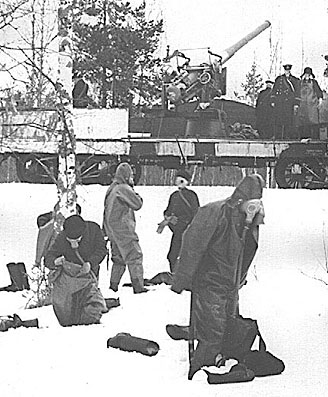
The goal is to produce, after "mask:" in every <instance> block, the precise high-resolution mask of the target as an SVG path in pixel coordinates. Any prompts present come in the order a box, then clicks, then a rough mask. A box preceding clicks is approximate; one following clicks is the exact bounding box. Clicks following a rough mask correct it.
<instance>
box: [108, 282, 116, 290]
mask: <svg viewBox="0 0 328 397" xmlns="http://www.w3.org/2000/svg"><path fill="white" fill-rule="evenodd" d="M109 289H111V290H113V291H114V292H117V291H118V283H113V282H112V281H111V282H110V285H109Z"/></svg>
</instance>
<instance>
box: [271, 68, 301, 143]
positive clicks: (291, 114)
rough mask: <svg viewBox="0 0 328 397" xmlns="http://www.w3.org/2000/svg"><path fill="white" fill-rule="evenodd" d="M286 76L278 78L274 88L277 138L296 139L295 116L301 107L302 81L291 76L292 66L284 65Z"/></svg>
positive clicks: (272, 97)
mask: <svg viewBox="0 0 328 397" xmlns="http://www.w3.org/2000/svg"><path fill="white" fill-rule="evenodd" d="M283 68H284V70H285V72H284V74H282V75H281V76H278V77H277V78H276V80H275V83H274V86H273V88H272V95H271V100H272V102H271V105H272V106H273V107H274V130H275V134H274V135H275V137H276V138H280V139H288V138H289V139H290V138H295V137H296V136H295V135H296V134H295V116H296V114H297V112H298V108H299V105H300V100H301V98H300V80H299V79H298V78H297V77H295V76H293V75H292V74H291V68H292V65H290V64H286V65H283Z"/></svg>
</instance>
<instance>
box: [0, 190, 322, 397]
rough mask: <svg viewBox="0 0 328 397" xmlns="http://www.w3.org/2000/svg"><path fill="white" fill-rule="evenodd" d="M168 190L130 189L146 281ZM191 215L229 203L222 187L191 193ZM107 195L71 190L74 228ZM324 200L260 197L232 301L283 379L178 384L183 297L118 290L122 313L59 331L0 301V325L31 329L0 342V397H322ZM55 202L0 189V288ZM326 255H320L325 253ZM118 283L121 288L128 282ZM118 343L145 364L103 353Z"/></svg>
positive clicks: (160, 244)
mask: <svg viewBox="0 0 328 397" xmlns="http://www.w3.org/2000/svg"><path fill="white" fill-rule="evenodd" d="M173 189H174V188H172V187H150V186H142V187H139V186H137V187H136V190H137V191H138V192H139V193H140V194H141V195H142V196H143V198H144V206H143V208H142V210H140V211H139V212H138V213H137V224H138V233H139V236H140V242H141V246H142V248H143V251H144V268H145V277H148V278H149V277H152V276H154V275H155V274H157V273H158V272H161V271H167V270H168V264H167V261H166V254H167V250H168V246H169V242H170V232H169V230H165V231H164V232H163V233H162V234H161V235H158V234H156V226H157V223H158V222H159V221H160V220H161V219H162V212H163V210H164V208H165V206H166V204H167V200H168V197H169V194H170V193H171V192H172V191H173ZM194 190H195V191H196V192H197V193H198V195H199V197H200V201H201V204H205V203H207V202H209V201H213V200H217V199H221V198H224V197H226V196H228V195H229V194H230V193H231V192H232V190H233V188H231V187H195V188H194ZM105 191H106V187H103V186H87V187H85V186H84V187H79V188H78V196H79V200H78V201H79V203H80V204H81V205H82V215H83V217H84V218H85V219H89V220H94V221H96V222H98V223H101V219H102V212H103V199H104V195H105ZM327 198H328V191H325V190H322V191H306V190H269V189H266V190H265V193H264V205H265V210H266V218H265V225H263V226H262V227H261V234H260V246H259V251H258V253H257V255H256V258H255V260H254V262H253V266H252V268H251V270H250V273H249V277H248V284H247V285H246V286H245V287H244V288H243V289H242V291H241V299H240V301H241V312H242V314H243V315H245V316H250V317H252V318H255V319H257V320H258V323H259V326H260V330H261V332H262V335H263V337H264V339H265V341H266V342H267V346H268V350H270V351H271V352H272V353H273V354H275V355H277V356H278V357H280V358H282V359H283V360H284V362H285V364H286V370H285V372H284V373H283V374H281V375H279V376H275V377H268V378H256V379H255V380H254V381H252V382H249V383H241V384H230V385H208V384H207V381H206V375H205V373H204V372H203V371H200V372H198V373H197V374H196V375H195V376H194V379H193V380H192V381H188V380H187V371H188V354H187V345H186V342H184V341H173V340H171V339H170V338H169V337H168V335H167V334H166V332H165V325H166V324H168V323H179V324H187V321H188V313H189V298H190V296H189V293H187V292H184V293H182V294H181V295H177V294H174V293H173V292H171V291H170V289H169V288H168V287H167V286H166V285H161V286H157V287H153V288H151V291H150V292H148V293H147V294H140V295H134V294H133V293H132V290H131V288H128V287H122V288H121V289H120V299H121V306H120V307H118V308H115V309H112V310H111V311H110V312H109V313H107V314H105V315H104V316H103V318H102V323H101V324H100V325H92V326H78V327H68V328H62V327H60V326H59V325H58V323H57V320H56V318H55V316H54V314H53V311H52V307H51V306H48V307H44V308H41V309H28V310H26V309H24V307H25V304H26V302H27V299H28V297H27V296H26V292H15V293H12V292H1V293H0V315H7V314H12V313H18V314H19V315H20V316H21V317H22V318H23V319H31V318H38V319H39V322H40V328H39V329H36V328H29V329H27V328H18V329H16V330H13V329H11V330H9V331H7V332H3V333H0V352H1V360H0V378H1V381H0V394H1V396H2V397H3V396H4V397H16V396H24V397H41V396H42V397H43V396H47V397H50V396H56V397H57V396H63V397H66V396H79V397H83V396H97V397H100V396H106V397H107V396H111V395H113V396H118V397H121V396H136V397H139V396H140V397H148V396H168V395H169V396H171V397H175V396H179V397H184V396H186V397H187V396H188V397H194V396H195V397H196V396H197V397H204V396H208V397H211V396H220V397H225V396H234V397H236V396H247V397H248V396H259V397H263V396H277V397H284V396H295V397H300V396H306V397H307V396H312V397H314V396H318V397H321V396H324V395H327V393H328V392H327V391H328V377H327V368H328V338H327V331H328V285H325V284H324V283H323V282H321V281H317V280H316V279H315V278H319V279H323V280H324V281H326V282H328V276H327V271H325V270H324V266H325V261H326V259H327V258H326V254H325V244H328V200H327ZM55 202H56V190H55V187H54V186H48V185H27V184H1V185H0V244H1V246H0V286H5V285H8V284H9V283H10V281H9V276H8V273H7V269H6V264H7V263H8V262H21V261H23V262H25V264H26V266H27V269H28V272H30V269H31V266H32V264H33V261H34V252H35V242H36V236H37V227H36V217H37V216H38V215H39V214H41V213H42V212H47V211H49V210H51V208H52V207H53V205H54V203H55ZM327 255H328V254H327ZM128 280H129V277H128V275H127V274H125V276H124V280H123V281H128ZM108 283H109V273H108V272H107V269H106V263H105V262H104V263H103V265H102V269H101V278H100V286H101V289H102V291H103V293H104V295H106V293H107V291H108ZM118 332H129V333H131V334H132V335H135V336H139V337H143V338H148V339H152V340H154V341H156V342H157V343H159V345H160V351H159V353H158V354H157V355H156V356H154V357H145V356H142V355H141V354H138V353H127V352H122V351H120V350H117V349H107V348H106V342H107V339H108V338H109V337H112V336H114V335H116V333H118Z"/></svg>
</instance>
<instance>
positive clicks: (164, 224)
mask: <svg viewBox="0 0 328 397" xmlns="http://www.w3.org/2000/svg"><path fill="white" fill-rule="evenodd" d="M168 223H169V222H168V220H167V219H164V221H162V222H160V223H158V227H157V230H156V232H157V233H159V234H160V233H162V231H163V230H164V228H165V226H167V225H168Z"/></svg>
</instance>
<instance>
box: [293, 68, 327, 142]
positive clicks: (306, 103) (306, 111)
mask: <svg viewBox="0 0 328 397" xmlns="http://www.w3.org/2000/svg"><path fill="white" fill-rule="evenodd" d="M322 98H323V92H322V90H321V88H320V86H319V84H318V82H317V80H316V79H315V76H314V74H313V72H312V69H311V68H309V67H306V68H305V69H304V72H303V74H302V76H301V105H300V109H299V130H300V137H301V138H307V137H311V138H319V126H318V125H319V122H320V120H319V108H320V106H321V104H322Z"/></svg>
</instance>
